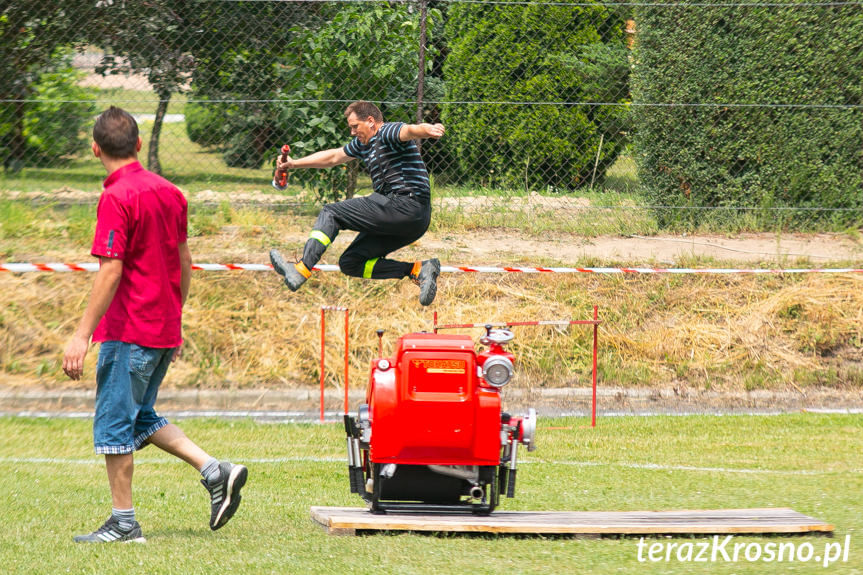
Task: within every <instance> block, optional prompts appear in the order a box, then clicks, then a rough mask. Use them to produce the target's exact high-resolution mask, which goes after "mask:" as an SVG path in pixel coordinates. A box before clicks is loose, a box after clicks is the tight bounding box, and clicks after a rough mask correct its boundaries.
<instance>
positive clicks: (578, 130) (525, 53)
mask: <svg viewBox="0 0 863 575" xmlns="http://www.w3.org/2000/svg"><path fill="white" fill-rule="evenodd" d="M446 34H447V38H448V39H449V50H450V53H449V55H448V57H447V60H446V62H445V64H444V79H445V81H446V86H447V91H448V94H449V95H448V99H449V101H450V102H453V103H451V104H447V105H445V106H444V107H443V112H442V115H443V120H444V122H445V123H446V124H448V134H449V136H448V138H449V140H450V144H451V145H452V146H454V147H455V149H456V152H455V156H456V157H457V158H458V159H459V164H460V168H461V171H462V173H463V174H464V175H465V176H466V178H467V179H468V180H472V181H474V182H476V181H483V180H488V181H489V183H492V184H503V185H510V186H511V185H516V186H522V185H525V184H527V185H530V186H540V187H546V186H554V187H561V188H566V189H571V188H575V187H577V186H581V185H583V184H585V183H589V182H590V180H591V177H592V174H593V170H594V164H595V163H596V159H597V152H598V151H599V164H598V167H597V175H598V179H600V180H601V179H602V175H603V174H604V172H605V169H606V168H607V167H609V166H610V165H611V164H612V163H614V160H615V159H616V158H617V156H618V155H619V154H620V151H621V149H622V147H623V145H624V144H625V134H624V133H623V132H625V130H626V125H627V118H628V109H627V107H626V106H625V105H623V104H625V102H626V100H627V98H628V88H627V80H628V65H627V51H626V48H625V46H624V43H623V37H624V18H623V13H622V12H620V11H618V10H614V9H611V8H609V7H608V6H600V5H597V6H584V5H579V6H552V5H547V4H544V5H539V4H530V3H529V4H526V5H514V6H513V5H505V6H504V5H483V4H481V3H480V4H457V5H452V6H451V7H450V9H449V20H448V22H447V25H446ZM471 102H521V103H524V104H522V105H513V104H494V103H489V104H474V103H471ZM548 102H555V104H554V105H549V104H544V103H548ZM598 102H604V103H615V102H616V103H620V104H621V105H620V106H614V105H612V106H597V105H586V104H584V103H598ZM573 103H579V104H577V105H575V104H573ZM600 141H602V147H601V151H600Z"/></svg>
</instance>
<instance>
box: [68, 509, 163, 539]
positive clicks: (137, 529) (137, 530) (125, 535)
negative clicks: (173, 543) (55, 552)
mask: <svg viewBox="0 0 863 575" xmlns="http://www.w3.org/2000/svg"><path fill="white" fill-rule="evenodd" d="M116 541H125V542H127V543H144V542H145V541H147V540H146V539H144V534H143V533H142V532H141V526H140V525H139V524H138V522H137V521H134V522H132V528H131V529H129V530H123V529H120V520H119V519H117V518H116V517H114V516H113V515H112V516H111V517H109V518H108V520H107V521H106V522H105V524H104V525H102V526H101V527H100V528H98V529H97V530H95V531H93V532H92V533H90V534H89V535H76V536H75V543H114V542H116Z"/></svg>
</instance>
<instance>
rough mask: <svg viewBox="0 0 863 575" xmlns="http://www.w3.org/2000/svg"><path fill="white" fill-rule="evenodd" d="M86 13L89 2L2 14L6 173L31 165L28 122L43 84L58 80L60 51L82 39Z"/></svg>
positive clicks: (0, 115)
mask: <svg viewBox="0 0 863 575" xmlns="http://www.w3.org/2000/svg"><path fill="white" fill-rule="evenodd" d="M84 11H86V2H82V1H78V0H70V1H68V2H42V1H37V0H16V1H15V2H4V3H3V5H2V8H0V70H3V73H2V74H0V153H2V156H3V164H4V168H5V169H11V170H13V171H17V170H19V169H20V168H21V167H22V166H23V165H24V163H25V162H26V160H27V157H28V155H29V154H30V151H31V149H32V145H33V142H32V141H31V142H29V143H28V129H29V128H28V120H27V118H28V113H29V112H30V111H31V110H32V109H33V108H34V106H35V105H36V101H35V100H36V95H37V91H38V90H39V88H38V85H39V81H40V79H41V78H42V76H43V75H45V74H56V73H57V71H58V66H57V65H56V64H54V65H52V63H55V60H56V59H57V58H58V56H59V55H60V54H62V53H63V52H62V51H61V49H62V48H63V47H64V46H70V45H73V44H75V43H76V42H77V41H79V40H80V39H81V38H80V36H81V35H80V30H81V28H80V26H79V22H78V18H79V17H80V14H81V13H82V12H84ZM49 83H50V82H48V81H46V83H43V85H42V88H43V89H45V88H46V87H47V85H48V84H49ZM30 118H31V119H32V118H33V116H32V115H31V116H30ZM30 124H31V125H32V121H31V123H30ZM64 151H65V150H64ZM55 153H56V152H55Z"/></svg>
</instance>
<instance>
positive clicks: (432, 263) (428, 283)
mask: <svg viewBox="0 0 863 575" xmlns="http://www.w3.org/2000/svg"><path fill="white" fill-rule="evenodd" d="M439 275H440V260H438V259H437V258H432V259H430V260H425V261H424V262H423V263H422V266H421V267H420V273H418V274H417V277H416V278H415V279H414V281H415V282H416V283H417V285H419V286H420V303H421V304H422V305H431V303H432V302H433V301H434V297H435V295H437V277H438V276H439Z"/></svg>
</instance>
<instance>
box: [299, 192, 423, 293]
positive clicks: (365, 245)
mask: <svg viewBox="0 0 863 575" xmlns="http://www.w3.org/2000/svg"><path fill="white" fill-rule="evenodd" d="M430 221H431V205H430V204H429V203H428V202H427V201H426V200H423V199H420V198H418V197H416V196H414V195H396V194H390V195H388V196H384V195H381V194H378V193H372V194H371V195H369V196H364V197H360V198H351V199H349V200H343V201H341V202H336V203H334V204H327V205H325V206H324V207H323V209H322V210H321V213H320V214H319V215H318V219H317V221H315V225H314V228H313V229H312V232H311V233H310V234H309V239H308V241H307V242H306V246H305V249H304V250H303V263H304V264H305V265H306V267H307V268H308V269H312V267H313V266H314V265H315V264H317V263H318V260H320V259H321V256H323V255H324V252H325V251H326V249H327V247H329V245H330V243H331V242H332V241H333V240H334V239H336V236H337V235H339V231H340V230H353V231H357V232H360V234H359V235H358V236H357V237H356V239H354V241H353V242H351V245H350V246H348V248H347V249H346V250H345V251H344V253H343V254H342V257H340V258H339V268H340V269H341V271H342V273H344V274H347V275H349V276H354V277H363V278H375V279H389V278H403V277H405V276H407V275H408V274H410V272H411V268H412V267H413V262H400V261H397V260H391V259H386V257H385V256H386V255H387V254H389V253H390V252H394V251H395V250H397V249H399V248H402V247H404V246H406V245H408V244H411V243H413V242H415V241H417V240H418V239H419V238H421V237H422V235H423V234H424V233H425V232H426V230H427V229H428V227H429V222H430Z"/></svg>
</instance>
